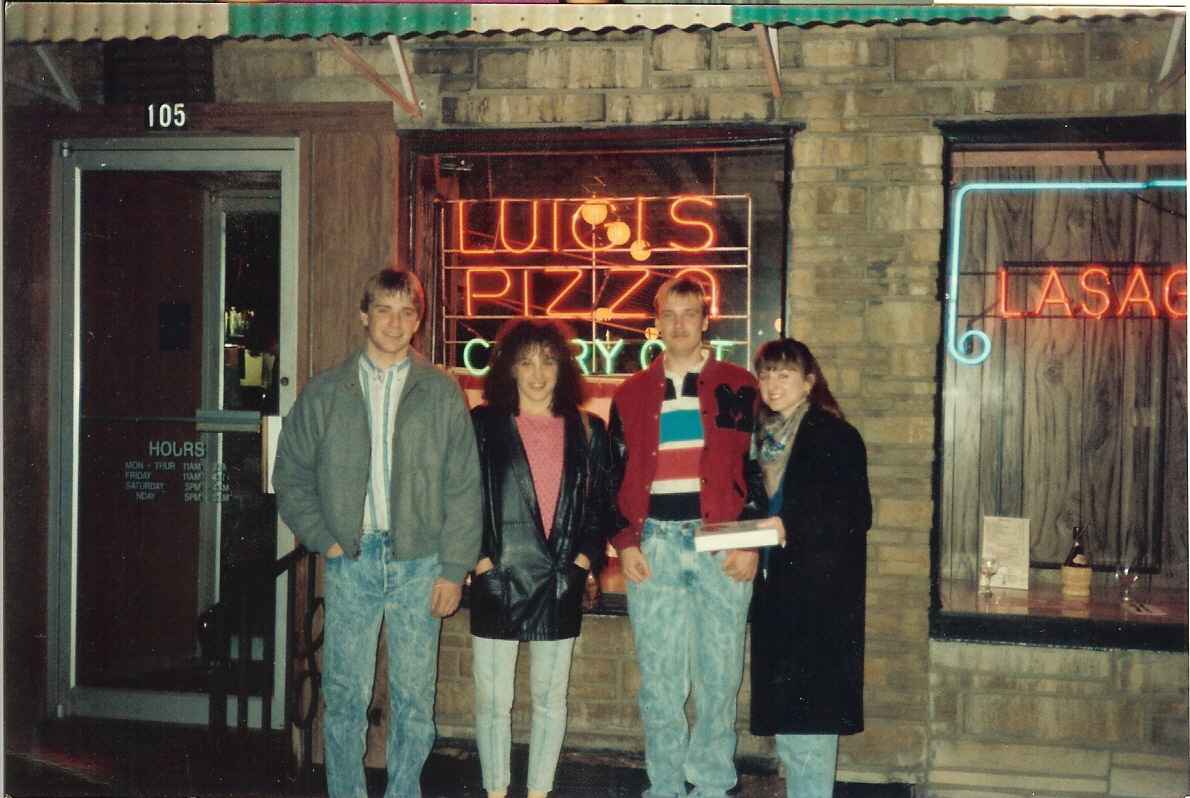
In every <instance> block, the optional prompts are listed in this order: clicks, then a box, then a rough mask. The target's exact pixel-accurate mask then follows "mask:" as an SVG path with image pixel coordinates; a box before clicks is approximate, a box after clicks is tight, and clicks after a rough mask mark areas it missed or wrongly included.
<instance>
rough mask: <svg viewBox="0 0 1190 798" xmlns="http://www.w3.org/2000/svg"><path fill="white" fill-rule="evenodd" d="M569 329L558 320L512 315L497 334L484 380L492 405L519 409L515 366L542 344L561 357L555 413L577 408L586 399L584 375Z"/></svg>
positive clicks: (552, 405) (511, 410)
mask: <svg viewBox="0 0 1190 798" xmlns="http://www.w3.org/2000/svg"><path fill="white" fill-rule="evenodd" d="M573 337H574V335H573V334H572V333H571V332H570V330H569V329H567V328H566V327H564V326H563V325H562V324H560V323H558V322H555V321H539V320H536V319H512V320H510V321H509V322H508V323H506V324H505V325H504V326H503V327H502V328H501V329H500V332H499V333H498V334H497V335H496V347H495V350H494V351H493V353H492V359H491V361H490V365H491V368H490V370H489V371H488V374H487V377H486V378H485V379H484V381H483V398H484V401H486V402H487V403H488V404H489V405H491V406H492V407H494V408H496V409H497V410H502V411H504V412H506V413H510V414H512V415H516V414H517V413H519V412H520V394H519V393H518V392H517V387H516V379H515V378H514V377H513V375H512V367H513V366H514V365H516V362H517V360H518V359H519V358H520V357H521V355H522V354H523V353H525V352H526V351H527V350H531V349H534V348H536V347H543V348H544V349H546V350H548V351H549V353H550V354H552V355H553V356H554V359H555V360H557V361H558V383H557V384H556V385H555V386H554V397H553V399H552V400H551V401H550V411H551V412H552V413H553V414H554V415H555V416H561V415H566V414H569V413H572V412H575V411H577V410H578V407H579V405H580V404H582V402H583V376H582V374H581V373H580V372H579V368H578V363H577V362H575V359H574V353H573V352H571V350H570V339H571V338H573Z"/></svg>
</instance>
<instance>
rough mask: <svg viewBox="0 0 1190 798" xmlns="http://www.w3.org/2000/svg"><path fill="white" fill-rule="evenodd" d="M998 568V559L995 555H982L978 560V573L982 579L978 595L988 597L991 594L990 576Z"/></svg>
mask: <svg viewBox="0 0 1190 798" xmlns="http://www.w3.org/2000/svg"><path fill="white" fill-rule="evenodd" d="M999 570H1000V561H999V560H997V559H996V558H995V557H984V558H983V559H982V560H980V561H979V575H980V577H982V579H983V590H981V591H980V595H981V596H984V597H985V598H988V597H990V596H991V595H992V577H993V576H995V575H996V573H997V572H998V571H999Z"/></svg>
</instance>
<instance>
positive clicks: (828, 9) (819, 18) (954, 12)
mask: <svg viewBox="0 0 1190 798" xmlns="http://www.w3.org/2000/svg"><path fill="white" fill-rule="evenodd" d="M1008 17H1009V9H1008V6H732V7H731V24H733V25H751V24H753V23H760V24H763V25H780V24H789V25H812V24H814V23H822V24H826V25H836V24H839V23H843V22H850V23H858V24H861V25H862V24H864V23H866V22H892V23H897V22H942V21H960V20H974V19H985V20H988V19H1006V18H1008Z"/></svg>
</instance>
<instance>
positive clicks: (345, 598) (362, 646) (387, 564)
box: [322, 532, 441, 798]
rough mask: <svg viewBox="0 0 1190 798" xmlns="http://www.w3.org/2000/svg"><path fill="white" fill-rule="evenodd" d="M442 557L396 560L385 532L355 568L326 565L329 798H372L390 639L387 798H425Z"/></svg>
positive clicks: (370, 541) (334, 562) (366, 547)
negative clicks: (375, 722) (379, 668)
mask: <svg viewBox="0 0 1190 798" xmlns="http://www.w3.org/2000/svg"><path fill="white" fill-rule="evenodd" d="M439 572H440V568H439V566H438V558H437V557H425V558H423V559H419V560H394V559H392V550H391V548H390V547H389V545H388V537H387V535H385V534H383V533H377V532H369V533H368V534H365V535H364V538H363V550H362V551H361V553H360V557H359V559H358V560H352V559H350V558H348V557H346V556H342V557H336V558H334V559H330V560H327V562H326V585H325V590H326V622H325V624H324V626H323V628H324V629H325V637H324V641H325V648H324V649H323V655H322V670H323V682H322V683H323V695H324V696H325V698H326V720H325V723H324V735H325V740H326V785H327V792H329V793H330V796H331V798H367V794H368V793H367V786H366V783H365V781H364V762H363V760H364V748H365V745H366V743H367V731H368V718H367V712H368V704H369V703H370V702H371V700H372V686H373V683H374V682H375V676H376V638H377V635H378V634H379V631H380V621H381V619H382V618H383V619H384V622H385V623H384V628H385V630H386V634H385V638H386V639H387V641H388V696H389V707H390V710H391V711H390V713H389V717H388V740H387V748H386V752H385V754H386V769H387V771H388V786H387V788H386V789H385V791H384V795H385V798H419V797H420V796H421V784H420V782H421V769H422V766H423V765H424V764H425V761H426V757H428V756H429V754H430V749H431V748H432V747H433V745H434V735H435V729H434V690H435V682H436V678H437V674H438V633H439V631H440V629H441V622H440V621H439V620H438V619H437V618H435V617H433V616H432V615H431V614H430V591H431V590H432V588H433V585H434V580H435V579H437V578H438V575H439Z"/></svg>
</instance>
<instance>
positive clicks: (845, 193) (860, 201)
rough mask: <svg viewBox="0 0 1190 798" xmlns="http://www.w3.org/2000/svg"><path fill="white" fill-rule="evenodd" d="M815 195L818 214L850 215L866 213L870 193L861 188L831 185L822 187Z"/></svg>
mask: <svg viewBox="0 0 1190 798" xmlns="http://www.w3.org/2000/svg"><path fill="white" fill-rule="evenodd" d="M815 194H816V195H817V211H818V213H821V214H831V215H850V214H862V213H863V212H864V209H865V207H866V204H865V200H866V199H867V195H868V192H867V191H866V190H865V189H864V188H862V187H860V186H848V185H829V186H822V187H821V188H819V189H818V190H817V191H816V192H815Z"/></svg>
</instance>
